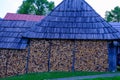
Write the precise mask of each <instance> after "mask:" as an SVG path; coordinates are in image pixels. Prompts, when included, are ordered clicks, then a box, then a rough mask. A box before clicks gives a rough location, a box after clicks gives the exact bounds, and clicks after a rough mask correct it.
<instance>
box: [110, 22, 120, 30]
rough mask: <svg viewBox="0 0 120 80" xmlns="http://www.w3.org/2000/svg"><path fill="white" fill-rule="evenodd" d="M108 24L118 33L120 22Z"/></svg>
mask: <svg viewBox="0 0 120 80" xmlns="http://www.w3.org/2000/svg"><path fill="white" fill-rule="evenodd" d="M110 24H111V25H112V26H113V27H114V28H115V29H117V30H118V31H119V32H120V22H110Z"/></svg>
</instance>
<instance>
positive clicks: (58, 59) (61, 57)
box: [0, 39, 108, 77]
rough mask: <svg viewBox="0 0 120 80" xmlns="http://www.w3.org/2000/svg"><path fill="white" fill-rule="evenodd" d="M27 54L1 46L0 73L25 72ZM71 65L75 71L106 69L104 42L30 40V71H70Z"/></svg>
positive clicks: (1, 75)
mask: <svg viewBox="0 0 120 80" xmlns="http://www.w3.org/2000/svg"><path fill="white" fill-rule="evenodd" d="M73 52H74V54H75V59H74V60H75V64H73V57H74V55H73ZM27 57H28V49H26V50H8V49H1V50H0V77H5V76H11V75H19V74H23V73H25V71H26V64H27ZM73 66H74V67H73ZM73 68H74V70H75V71H107V70H108V49H107V42H106V41H77V40H76V41H75V42H74V40H37V39H32V40H31V41H30V57H29V61H28V72H29V73H31V72H47V71H48V70H50V71H71V70H72V69H73Z"/></svg>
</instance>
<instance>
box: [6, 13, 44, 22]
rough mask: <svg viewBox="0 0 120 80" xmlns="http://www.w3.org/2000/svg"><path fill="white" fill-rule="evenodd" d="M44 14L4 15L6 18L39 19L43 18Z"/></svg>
mask: <svg viewBox="0 0 120 80" xmlns="http://www.w3.org/2000/svg"><path fill="white" fill-rule="evenodd" d="M43 18H44V16H40V15H28V14H16V13H7V14H6V16H5V17H4V19H5V20H26V21H39V20H41V19H43Z"/></svg>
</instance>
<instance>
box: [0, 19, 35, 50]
mask: <svg viewBox="0 0 120 80" xmlns="http://www.w3.org/2000/svg"><path fill="white" fill-rule="evenodd" d="M35 23H36V22H34V21H19V20H16V21H15V20H2V21H0V48H5V49H25V48H26V46H27V42H28V39H25V38H22V34H23V33H25V32H26V31H27V30H28V29H29V28H30V27H32V26H34V25H35Z"/></svg>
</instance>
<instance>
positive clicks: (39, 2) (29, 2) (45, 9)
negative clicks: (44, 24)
mask: <svg viewBox="0 0 120 80" xmlns="http://www.w3.org/2000/svg"><path fill="white" fill-rule="evenodd" d="M54 7H55V5H54V2H52V1H51V2H48V1H47V0H24V1H23V3H22V5H21V6H20V7H19V9H18V11H17V13H20V14H35V15H46V14H47V13H49V12H50V11H51V10H52V9H53V8H54Z"/></svg>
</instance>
